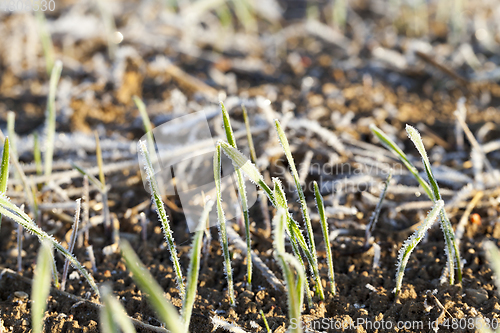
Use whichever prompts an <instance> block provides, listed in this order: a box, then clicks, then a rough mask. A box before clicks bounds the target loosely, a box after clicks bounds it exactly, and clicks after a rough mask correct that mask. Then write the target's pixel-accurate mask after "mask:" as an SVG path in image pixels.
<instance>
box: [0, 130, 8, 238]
mask: <svg viewBox="0 0 500 333" xmlns="http://www.w3.org/2000/svg"><path fill="white" fill-rule="evenodd" d="M8 180H9V138H5V141H4V143H3V152H2V164H1V165H0V193H3V194H5V192H7V183H8ZM1 227H2V214H0V228H1Z"/></svg>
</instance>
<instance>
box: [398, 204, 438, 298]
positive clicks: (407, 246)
mask: <svg viewBox="0 0 500 333" xmlns="http://www.w3.org/2000/svg"><path fill="white" fill-rule="evenodd" d="M443 206H444V202H443V200H438V201H436V205H435V206H434V208H433V209H432V210H431V211H430V212H429V214H428V215H427V217H426V218H425V220H424V222H423V223H422V224H421V225H420V227H419V228H418V229H417V230H416V231H415V232H414V233H413V235H411V236H410V238H408V239H407V240H406V241H405V242H404V243H403V246H402V247H401V249H400V250H399V254H398V264H397V270H396V295H398V294H399V291H400V290H401V285H402V282H403V275H404V270H405V268H406V264H407V263H408V259H409V258H410V254H411V252H412V251H413V249H415V247H416V246H417V244H418V243H419V242H420V241H421V240H422V238H423V237H424V236H425V234H426V232H427V230H429V228H430V227H431V226H432V224H433V223H434V222H435V221H436V219H437V217H438V215H439V212H440V210H441V209H442V208H443ZM445 249H447V248H446V247H445Z"/></svg>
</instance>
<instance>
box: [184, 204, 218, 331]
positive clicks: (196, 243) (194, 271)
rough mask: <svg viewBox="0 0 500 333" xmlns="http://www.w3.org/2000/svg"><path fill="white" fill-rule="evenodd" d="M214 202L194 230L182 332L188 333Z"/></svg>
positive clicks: (208, 206)
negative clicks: (206, 232)
mask: <svg viewBox="0 0 500 333" xmlns="http://www.w3.org/2000/svg"><path fill="white" fill-rule="evenodd" d="M213 204H214V202H213V201H211V200H209V201H208V202H207V203H206V204H205V209H204V210H203V213H202V214H201V217H200V221H199V225H198V227H197V228H196V230H197V231H196V233H195V235H194V239H193V248H192V249H191V254H190V258H191V260H190V261H189V270H188V276H187V282H186V296H185V297H184V300H183V302H182V311H181V312H182V319H183V320H184V324H185V330H184V332H186V333H187V332H189V323H190V322H191V314H192V312H193V306H194V301H195V298H196V289H197V286H198V274H199V271H200V261H201V247H202V244H203V234H204V233H205V230H206V228H205V227H203V226H207V227H208V225H209V224H208V217H209V214H210V211H212V206H213Z"/></svg>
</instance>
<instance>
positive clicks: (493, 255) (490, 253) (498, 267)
mask: <svg viewBox="0 0 500 333" xmlns="http://www.w3.org/2000/svg"><path fill="white" fill-rule="evenodd" d="M484 249H485V250H486V257H487V258H488V261H489V262H490V266H491V269H492V270H493V276H494V281H495V284H496V286H497V289H498V290H500V250H498V247H496V245H495V244H494V243H493V242H492V241H487V242H485V243H484Z"/></svg>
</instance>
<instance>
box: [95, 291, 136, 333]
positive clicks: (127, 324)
mask: <svg viewBox="0 0 500 333" xmlns="http://www.w3.org/2000/svg"><path fill="white" fill-rule="evenodd" d="M101 295H102V300H103V303H104V306H103V307H101V311H100V316H99V317H100V319H101V330H102V332H113V333H114V332H116V333H119V330H118V327H120V329H121V331H122V332H123V333H136V330H135V328H134V324H133V323H132V320H130V317H129V316H127V312H126V311H125V309H124V308H123V306H122V304H121V303H120V302H119V301H118V300H117V299H116V298H115V297H114V296H113V291H112V290H111V288H110V287H108V286H106V285H104V286H102V287H101Z"/></svg>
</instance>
